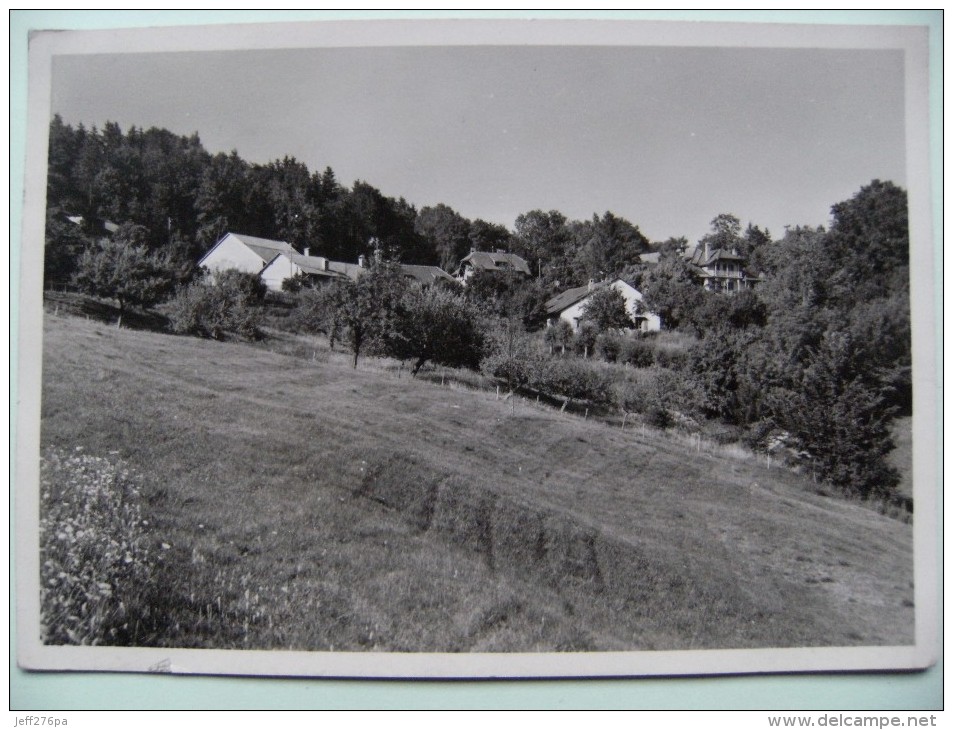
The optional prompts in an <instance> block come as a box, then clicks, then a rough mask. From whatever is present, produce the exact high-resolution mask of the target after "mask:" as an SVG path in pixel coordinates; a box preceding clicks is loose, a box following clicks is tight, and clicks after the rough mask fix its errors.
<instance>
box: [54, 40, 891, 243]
mask: <svg viewBox="0 0 953 730" xmlns="http://www.w3.org/2000/svg"><path fill="white" fill-rule="evenodd" d="M53 72H54V75H53V85H52V107H53V108H52V111H54V112H58V113H59V114H61V115H62V117H63V118H64V120H65V121H66V122H68V123H72V124H74V125H75V124H77V123H79V122H83V123H84V124H85V125H87V126H92V125H97V126H102V124H103V122H105V121H107V120H109V121H116V122H118V123H119V124H120V126H121V127H122V129H123V130H124V131H125V130H126V129H128V127H129V125H133V124H134V125H136V126H141V127H146V128H148V127H151V126H156V127H164V128H167V129H169V130H171V131H173V132H176V133H178V134H190V133H192V132H198V134H199V135H200V137H201V139H202V142H203V144H204V145H205V147H206V149H208V150H209V151H211V152H219V151H226V152H227V151H230V150H232V149H236V150H237V151H238V153H239V154H240V155H241V156H242V157H243V158H244V159H246V160H248V161H251V162H261V163H265V162H268V161H270V160H273V159H276V158H280V157H283V156H284V155H292V156H294V157H297V158H298V159H299V160H301V161H303V162H305V163H306V164H307V165H308V167H309V168H310V169H312V170H320V169H323V168H324V167H325V166H328V165H330V166H331V167H332V168H333V169H334V171H335V173H336V174H337V177H338V180H339V181H340V182H342V183H344V184H346V185H350V184H352V183H353V181H354V180H356V179H361V180H366V181H367V182H369V183H371V184H372V185H375V186H376V187H378V188H380V189H381V190H382V191H383V192H384V193H385V194H386V195H390V196H394V197H399V196H403V197H404V198H406V199H407V200H408V201H409V202H411V203H413V204H415V205H416V206H417V207H418V208H421V207H423V206H426V205H434V204H436V203H445V204H447V205H450V206H451V207H453V208H454V209H456V210H457V211H459V212H460V213H461V214H463V215H465V216H467V217H468V218H471V219H472V218H478V217H479V218H484V219H486V220H490V221H493V222H497V223H503V224H505V225H507V226H508V227H510V228H511V229H512V227H513V223H514V221H515V219H516V216H517V215H519V214H520V213H523V212H526V211H529V210H532V209H535V208H542V209H544V210H551V209H556V210H559V211H561V212H563V213H564V214H565V215H567V216H568V217H570V218H587V217H590V216H591V215H592V214H593V213H594V212H599V213H602V212H605V211H606V210H611V211H612V212H613V213H615V214H617V215H620V216H622V217H624V218H627V219H628V220H630V221H631V222H632V223H634V224H636V225H638V226H639V227H640V228H641V229H642V231H643V233H645V234H646V235H647V236H648V237H649V238H650V239H651V240H655V241H659V240H663V239H665V238H667V237H669V236H681V235H684V236H687V237H688V238H689V239H690V240H692V241H694V240H697V239H698V237H700V236H701V235H703V234H704V233H705V232H706V231H707V230H708V223H709V221H710V220H711V219H712V218H714V217H715V216H716V215H717V214H719V213H732V214H734V215H736V216H738V217H739V218H740V219H741V220H742V223H743V224H746V223H748V222H749V221H750V222H753V223H756V224H758V225H761V226H762V227H767V228H769V229H770V230H771V233H772V234H773V235H775V236H780V235H781V234H783V227H784V225H786V224H790V225H795V224H802V225H818V224H826V223H827V222H828V219H829V212H830V206H831V205H832V204H834V203H837V202H839V201H842V200H846V199H847V198H849V197H850V196H851V195H853V194H854V193H855V192H856V191H857V190H859V189H860V187H861V186H863V185H865V184H867V183H869V182H870V181H871V180H872V179H874V178H880V179H883V180H892V181H894V182H896V183H897V184H899V185H901V186H906V181H905V151H904V116H903V100H904V96H903V88H904V75H903V56H902V54H901V53H900V52H899V51H888V50H818V49H810V50H798V49H764V48H761V49H756V48H754V49H742V48H671V47H668V48H663V47H529V46H518V47H517V46H513V47H492V46H482V47H480V46H476V47H426V48H425V47H407V48H322V49H300V50H299V49H292V50H256V51H233V52H232V51H226V52H188V53H185V52H180V53H168V54H154V53H153V54H125V55H123V56H121V57H117V56H70V57H59V58H56V59H55V63H54V67H53Z"/></svg>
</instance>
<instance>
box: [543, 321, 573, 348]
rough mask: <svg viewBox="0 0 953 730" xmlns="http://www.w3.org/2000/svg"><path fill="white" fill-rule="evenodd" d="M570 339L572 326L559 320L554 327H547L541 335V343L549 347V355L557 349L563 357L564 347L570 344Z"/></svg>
mask: <svg viewBox="0 0 953 730" xmlns="http://www.w3.org/2000/svg"><path fill="white" fill-rule="evenodd" d="M572 338H573V331H572V325H571V324H569V322H567V321H566V320H564V319H559V320H557V321H556V323H555V324H554V325H552V326H551V327H547V328H546V331H545V332H544V334H543V341H544V342H545V343H546V344H547V345H548V346H549V354H550V355H552V354H553V352H554V351H555V349H556V348H557V347H558V348H559V350H560V352H561V353H562V354H563V355H565V354H566V347H567V346H569V345H571V344H572Z"/></svg>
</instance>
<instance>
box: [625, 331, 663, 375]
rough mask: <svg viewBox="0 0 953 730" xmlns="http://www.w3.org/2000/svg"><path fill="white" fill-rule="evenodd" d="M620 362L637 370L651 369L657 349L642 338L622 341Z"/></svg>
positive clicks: (637, 337) (630, 338)
mask: <svg viewBox="0 0 953 730" xmlns="http://www.w3.org/2000/svg"><path fill="white" fill-rule="evenodd" d="M618 360H619V362H621V363H625V364H626V365H631V366H632V367H636V368H647V367H651V366H652V363H653V362H654V361H655V348H654V347H652V345H650V344H649V343H648V342H647V341H646V340H645V339H644V338H642V337H639V336H634V337H626V338H624V339H623V340H622V343H621V348H620V350H619V358H618Z"/></svg>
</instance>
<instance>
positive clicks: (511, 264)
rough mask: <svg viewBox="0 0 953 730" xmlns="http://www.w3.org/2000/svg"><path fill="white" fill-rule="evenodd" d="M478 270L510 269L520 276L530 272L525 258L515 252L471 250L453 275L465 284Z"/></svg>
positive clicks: (527, 276) (528, 274)
mask: <svg viewBox="0 0 953 730" xmlns="http://www.w3.org/2000/svg"><path fill="white" fill-rule="evenodd" d="M478 271H512V272H514V273H515V274H518V275H519V276H521V277H525V278H529V277H530V276H532V273H531V272H530V270H529V264H528V263H526V259H524V258H522V257H521V256H517V255H516V254H515V253H506V252H505V251H502V250H499V249H498V250H496V251H494V252H492V253H491V252H490V251H471V252H470V253H469V254H468V255H467V256H466V257H465V258H464V259H463V260H462V261H461V262H460V266H459V267H458V268H457V271H456V272H455V274H454V276H455V277H456V279H457V281H460V282H461V283H464V284H466V282H467V280H468V279H469V278H470V277H471V276H473V275H474V274H475V273H476V272H478Z"/></svg>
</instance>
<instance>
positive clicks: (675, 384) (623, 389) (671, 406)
mask: <svg viewBox="0 0 953 730" xmlns="http://www.w3.org/2000/svg"><path fill="white" fill-rule="evenodd" d="M630 372H631V371H630ZM611 394H612V402H613V403H614V404H615V405H616V406H617V407H618V408H619V410H621V411H622V412H623V413H640V414H642V417H643V418H644V419H645V421H646V423H648V424H649V425H651V426H655V427H656V428H671V427H672V426H676V425H678V426H682V427H685V428H691V429H694V428H696V427H697V419H698V416H699V412H700V409H701V400H702V394H701V392H700V390H699V389H698V388H697V386H695V384H694V383H693V382H692V381H691V380H690V379H689V378H685V377H683V376H682V375H681V374H680V373H677V372H675V371H672V370H667V369H665V368H658V367H654V368H646V369H644V370H642V371H640V374H639V376H638V377H636V378H619V379H617V380H616V382H615V383H614V384H613V388H612V391H611Z"/></svg>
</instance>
